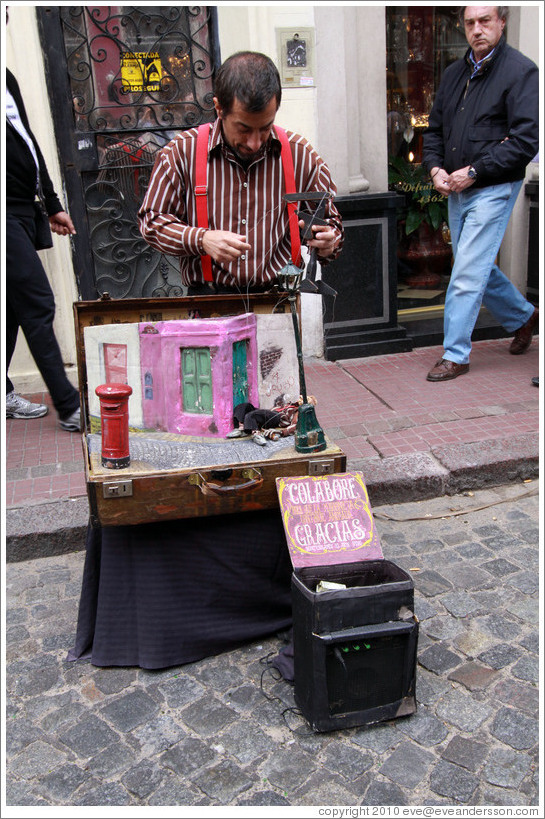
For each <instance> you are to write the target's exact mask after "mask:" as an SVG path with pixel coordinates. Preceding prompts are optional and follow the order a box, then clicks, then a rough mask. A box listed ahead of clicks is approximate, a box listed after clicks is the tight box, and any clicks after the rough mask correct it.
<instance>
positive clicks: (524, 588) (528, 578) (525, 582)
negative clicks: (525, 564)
mask: <svg viewBox="0 0 545 819" xmlns="http://www.w3.org/2000/svg"><path fill="white" fill-rule="evenodd" d="M505 583H507V585H509V586H513V587H514V588H515V589H519V591H521V592H523V593H524V594H535V593H536V592H538V591H539V575H538V574H537V573H536V572H517V574H514V575H511V577H507V578H505Z"/></svg>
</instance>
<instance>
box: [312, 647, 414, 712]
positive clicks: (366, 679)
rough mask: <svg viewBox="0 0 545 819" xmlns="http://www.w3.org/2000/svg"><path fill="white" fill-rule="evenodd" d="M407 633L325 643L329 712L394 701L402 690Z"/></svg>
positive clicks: (353, 709) (398, 698) (401, 694)
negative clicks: (331, 643)
mask: <svg viewBox="0 0 545 819" xmlns="http://www.w3.org/2000/svg"><path fill="white" fill-rule="evenodd" d="M408 641H409V635H408V634H403V635H390V636H380V637H372V638H366V637H365V634H364V633H363V634H362V638H361V640H352V641H350V642H348V643H337V644H334V645H331V646H328V648H327V651H326V676H327V694H328V703H329V713H330V715H331V716H334V715H336V714H344V713H348V712H350V711H363V710H366V709H368V708H375V707H377V706H380V705H382V704H384V703H389V702H396V701H397V700H400V699H401V698H402V697H403V696H404V695H405V694H406V691H404V676H405V672H406V653H407V648H408Z"/></svg>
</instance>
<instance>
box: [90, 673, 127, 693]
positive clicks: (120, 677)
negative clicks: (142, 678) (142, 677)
mask: <svg viewBox="0 0 545 819" xmlns="http://www.w3.org/2000/svg"><path fill="white" fill-rule="evenodd" d="M136 675H137V672H136V669H134V668H107V669H106V668H99V669H98V671H97V673H96V674H94V675H93V681H94V683H95V685H96V687H97V688H98V690H99V691H102V693H103V694H117V693H119V691H123V690H124V689H125V688H128V687H129V686H130V685H132V684H133V683H134V682H135V680H136Z"/></svg>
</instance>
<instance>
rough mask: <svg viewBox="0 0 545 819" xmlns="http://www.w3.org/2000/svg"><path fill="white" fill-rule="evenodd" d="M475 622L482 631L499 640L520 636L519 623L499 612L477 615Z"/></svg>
mask: <svg viewBox="0 0 545 819" xmlns="http://www.w3.org/2000/svg"><path fill="white" fill-rule="evenodd" d="M477 623H478V625H479V628H482V630H483V631H485V632H487V633H488V634H492V636H493V637H496V638H498V639H500V640H508V641H513V640H515V639H516V638H517V637H519V636H520V624H519V623H515V622H513V621H512V620H509V619H508V618H507V617H504V616H503V615H500V614H490V615H488V617H479V618H478V620H477Z"/></svg>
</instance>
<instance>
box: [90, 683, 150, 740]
mask: <svg viewBox="0 0 545 819" xmlns="http://www.w3.org/2000/svg"><path fill="white" fill-rule="evenodd" d="M158 711H159V706H158V705H157V703H156V702H155V701H154V700H152V698H151V697H150V696H148V694H146V693H145V692H144V691H131V692H130V694H125V695H124V696H123V697H120V698H119V699H116V700H113V702H111V703H108V705H105V706H104V707H103V708H102V709H101V714H102V715H103V716H104V717H105V718H106V719H107V720H109V721H110V722H111V723H112V724H113V725H114V727H115V728H117V730H118V731H121V732H122V733H127V731H132V730H133V728H136V726H137V725H141V724H142V723H143V722H145V721H147V720H149V719H153V717H155V716H156V715H157V712H158Z"/></svg>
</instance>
